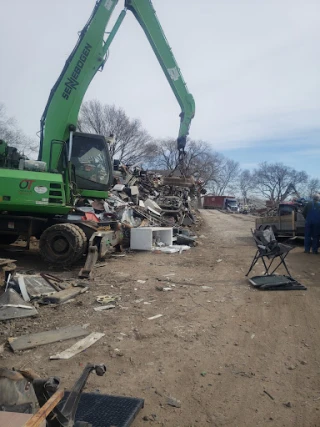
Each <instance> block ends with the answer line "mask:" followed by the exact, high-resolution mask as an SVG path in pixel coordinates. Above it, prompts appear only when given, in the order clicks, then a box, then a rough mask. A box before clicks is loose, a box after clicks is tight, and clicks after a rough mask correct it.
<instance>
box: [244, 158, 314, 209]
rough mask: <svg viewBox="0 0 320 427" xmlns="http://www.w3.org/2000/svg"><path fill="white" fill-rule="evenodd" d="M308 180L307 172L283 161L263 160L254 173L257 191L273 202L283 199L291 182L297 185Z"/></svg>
mask: <svg viewBox="0 0 320 427" xmlns="http://www.w3.org/2000/svg"><path fill="white" fill-rule="evenodd" d="M307 180H308V175H307V174H306V172H304V171H301V172H298V171H296V170H295V169H293V168H290V167H289V166H285V165H284V164H282V163H267V162H263V163H261V164H260V165H259V167H258V168H257V169H255V170H254V173H253V181H254V184H255V188H256V189H257V191H258V192H259V193H260V194H261V195H263V196H264V197H266V198H268V199H269V200H271V201H273V202H277V201H280V200H282V198H283V195H284V194H285V192H286V190H287V188H288V186H289V185H290V184H292V185H294V186H295V187H297V186H299V184H305V183H306V182H307Z"/></svg>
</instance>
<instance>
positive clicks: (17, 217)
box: [0, 0, 195, 265]
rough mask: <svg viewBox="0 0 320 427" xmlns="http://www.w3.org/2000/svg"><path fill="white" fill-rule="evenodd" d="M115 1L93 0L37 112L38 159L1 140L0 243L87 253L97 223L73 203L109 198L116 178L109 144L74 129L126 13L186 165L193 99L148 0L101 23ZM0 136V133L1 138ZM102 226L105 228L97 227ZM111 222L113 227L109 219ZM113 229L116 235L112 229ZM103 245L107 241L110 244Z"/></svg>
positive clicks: (52, 253) (59, 257) (59, 253)
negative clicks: (165, 93)
mask: <svg viewBox="0 0 320 427" xmlns="http://www.w3.org/2000/svg"><path fill="white" fill-rule="evenodd" d="M117 3H118V0H98V1H97V2H96V4H95V7H94V9H93V12H92V14H91V16H90V18H89V20H88V22H87V23H86V25H85V26H84V28H83V29H82V31H81V32H80V35H79V39H78V41H77V43H76V46H75V47H74V49H73V51H72V52H71V54H70V56H69V57H68V59H67V61H66V63H65V66H64V68H63V70H62V72H61V74H60V76H59V78H58V80H57V81H56V83H55V85H54V86H53V88H52V89H51V92H50V95H49V99H48V102H47V105H46V107H45V110H44V113H43V115H42V117H41V122H40V123H41V131H40V150H39V156H38V160H29V159H27V158H26V157H25V156H23V155H21V154H20V153H19V152H18V151H17V150H16V149H15V148H14V147H10V146H8V145H7V144H6V142H5V141H3V140H0V182H1V185H0V243H2V244H10V243H13V242H14V241H16V239H17V238H18V236H21V235H22V236H25V237H26V239H27V243H28V247H29V242H30V238H31V237H32V236H34V237H36V238H37V239H39V247H40V254H41V256H42V257H43V259H44V260H45V261H47V262H50V263H54V264H60V265H71V264H73V263H75V262H76V261H77V260H79V259H80V258H81V257H82V256H83V255H84V254H85V253H86V251H88V242H89V240H90V239H91V240H92V235H93V234H94V233H95V232H96V231H97V226H96V225H95V224H92V222H91V221H89V220H86V219H85V217H84V214H83V211H80V210H79V209H78V208H77V202H78V200H79V199H106V198H107V197H108V190H110V188H111V186H112V183H113V166H112V161H111V158H110V153H109V145H108V142H107V140H106V138H105V137H104V136H101V135H93V134H86V133H80V132H77V131H76V126H77V121H78V114H79V110H80V106H81V103H82V100H83V97H84V95H85V93H86V91H87V89H88V87H89V84H90V82H91V80H92V79H93V77H94V76H95V74H96V73H97V71H99V70H102V69H103V66H104V64H105V62H106V59H107V56H108V49H109V46H110V44H111V42H112V40H113V38H114V36H115V35H116V33H117V31H118V30H119V28H120V26H121V24H122V21H123V19H124V17H125V15H126V13H127V10H129V11H131V12H132V13H133V15H134V16H135V18H136V19H137V21H138V22H139V24H140V25H141V27H142V29H143V30H144V32H145V34H146V36H147V38H148V40H149V42H150V45H151V47H152V49H153V51H154V53H155V55H156V57H157V59H158V61H159V64H160V65H161V67H162V70H163V72H164V74H165V76H166V78H167V80H168V82H169V84H170V86H171V88H172V90H173V92H174V94H175V96H176V98H177V100H178V102H179V104H180V107H181V114H180V129H179V135H178V139H177V148H178V150H179V159H180V161H181V162H182V163H183V158H184V155H185V151H184V149H185V145H186V139H187V135H188V132H189V127H190V123H191V120H192V118H193V117H194V113H195V104H194V99H193V97H192V95H191V94H190V93H189V91H188V89H187V86H186V83H185V81H184V79H183V77H182V74H181V72H180V69H179V67H178V65H177V62H176V60H175V58H174V55H173V53H172V51H171V48H170V46H169V44H168V41H167V39H166V37H165V34H164V32H163V30H162V28H161V25H160V23H159V20H158V18H157V16H156V12H155V10H154V8H153V5H152V2H151V0H125V5H124V9H123V10H122V11H121V13H120V15H119V17H118V19H117V21H116V23H115V25H114V27H113V29H112V31H111V32H110V33H109V35H108V37H107V38H106V39H105V34H106V27H107V24H108V22H109V19H110V17H111V15H112V13H113V11H114V9H115V6H116V5H117ZM0 137H1V135H0ZM99 225H100V226H101V225H102V226H103V225H104V224H103V223H102V224H99ZM109 225H110V224H109ZM118 231H119V227H118V226H117V225H116V224H113V225H112V224H111V231H110V233H111V234H109V235H108V234H106V235H105V240H106V242H107V243H109V244H110V242H111V244H113V243H114V244H116V242H117V241H118V237H117V236H118V235H117V233H118ZM112 233H113V234H112ZM106 242H105V244H107V243H106Z"/></svg>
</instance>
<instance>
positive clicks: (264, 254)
mask: <svg viewBox="0 0 320 427" xmlns="http://www.w3.org/2000/svg"><path fill="white" fill-rule="evenodd" d="M251 232H252V236H253V238H254V241H255V243H256V245H257V252H256V254H255V256H254V258H253V261H252V263H251V266H250V268H249V271H248V273H247V274H246V276H248V275H249V273H250V271H251V270H252V269H253V267H254V266H255V264H256V263H257V261H258V260H259V259H260V258H261V259H262V262H263V265H264V268H265V272H264V275H271V274H273V273H274V272H275V271H276V270H277V269H278V268H279V267H280V265H281V264H283V266H284V268H285V269H286V271H287V273H288V275H289V277H292V276H291V274H290V272H289V270H288V267H287V264H286V261H285V258H286V257H287V255H288V253H289V252H290V251H291V250H292V249H293V246H289V245H285V244H283V243H279V242H278V241H277V240H276V238H275V236H274V233H273V230H272V228H267V229H265V230H263V231H260V230H254V231H252V230H251ZM276 258H279V259H280V262H279V264H278V265H277V266H276V268H275V269H274V270H272V272H271V273H269V271H270V269H271V266H272V264H273V261H274V260H275V259H276ZM265 259H266V260H267V261H270V262H269V265H267V264H266V261H265Z"/></svg>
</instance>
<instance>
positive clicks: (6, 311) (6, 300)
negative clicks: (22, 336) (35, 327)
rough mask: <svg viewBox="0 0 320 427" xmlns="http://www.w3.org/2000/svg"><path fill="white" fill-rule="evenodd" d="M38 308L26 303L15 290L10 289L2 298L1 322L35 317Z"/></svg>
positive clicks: (0, 302)
mask: <svg viewBox="0 0 320 427" xmlns="http://www.w3.org/2000/svg"><path fill="white" fill-rule="evenodd" d="M37 314H38V311H37V310H36V308H35V307H34V306H33V305H32V304H29V303H28V302H26V301H24V300H23V299H22V298H21V297H20V295H19V294H18V293H17V292H15V291H14V290H13V289H11V288H10V289H8V290H7V291H6V292H4V293H3V294H2V295H1V297H0V320H9V319H19V318H23V317H30V316H35V315H37Z"/></svg>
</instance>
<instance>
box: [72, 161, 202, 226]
mask: <svg viewBox="0 0 320 427" xmlns="http://www.w3.org/2000/svg"><path fill="white" fill-rule="evenodd" d="M161 172H162V174H161V173H158V172H154V171H144V170H143V169H141V168H139V167H136V166H135V167H133V168H129V167H126V166H124V165H119V166H118V167H117V170H116V171H114V186H113V188H112V190H111V191H110V193H109V197H108V198H107V199H106V200H105V201H101V200H100V201H97V200H79V203H78V208H79V209H80V210H85V214H86V216H87V219H89V217H90V215H91V217H90V218H91V219H92V220H94V221H97V222H100V221H101V222H105V221H108V220H109V221H110V222H112V221H115V222H119V223H121V224H122V225H123V226H124V227H127V228H129V229H130V228H132V227H140V226H158V227H159V226H160V227H174V228H175V229H180V228H181V227H184V226H192V225H193V224H195V222H196V216H195V209H194V206H193V205H194V202H195V200H196V197H197V195H198V194H199V193H200V191H201V190H202V187H201V183H198V182H196V181H195V180H194V179H193V178H183V177H176V176H175V177H170V176H164V173H165V171H161Z"/></svg>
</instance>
